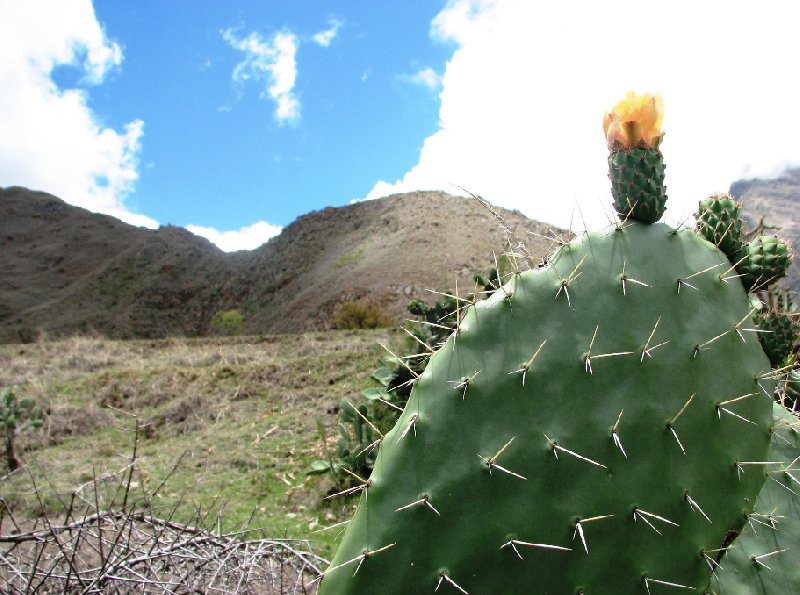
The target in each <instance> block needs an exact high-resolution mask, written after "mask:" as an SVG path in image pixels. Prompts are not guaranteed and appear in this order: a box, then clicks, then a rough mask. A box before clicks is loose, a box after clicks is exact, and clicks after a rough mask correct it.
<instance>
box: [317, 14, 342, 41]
mask: <svg viewBox="0 0 800 595" xmlns="http://www.w3.org/2000/svg"><path fill="white" fill-rule="evenodd" d="M328 24H329V25H330V27H328V28H327V29H325V30H324V31H320V32H319V33H316V34H314V35H313V36H312V37H311V39H312V40H313V41H314V43H316V44H317V45H319V46H322V47H324V48H326V47H328V46H329V45H331V42H332V41H333V40H334V38H335V37H336V35H337V34H338V33H339V29H341V28H342V25H344V21H342V20H339V19H331V20H330V21H328Z"/></svg>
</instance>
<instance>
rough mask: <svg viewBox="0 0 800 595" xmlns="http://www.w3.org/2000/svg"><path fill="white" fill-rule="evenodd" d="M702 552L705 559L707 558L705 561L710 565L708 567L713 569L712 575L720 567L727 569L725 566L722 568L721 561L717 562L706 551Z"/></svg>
mask: <svg viewBox="0 0 800 595" xmlns="http://www.w3.org/2000/svg"><path fill="white" fill-rule="evenodd" d="M700 553H701V554H702V555H703V559H704V560H705V563H706V564H707V565H708V569H709V570H710V571H711V574H712V575H713V574H714V573H715V572H716V571H717V568H719V569H720V570H725V569H724V568H722V566H721V565H720V563H719V562H717V561H716V560H715V559H714V558H712V557H711V556H709V555H708V554H707V553H705V551H703V552H700Z"/></svg>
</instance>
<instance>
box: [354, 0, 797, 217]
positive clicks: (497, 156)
mask: <svg viewBox="0 0 800 595" xmlns="http://www.w3.org/2000/svg"><path fill="white" fill-rule="evenodd" d="M798 22H800V4H797V3H796V2H792V1H789V0H785V1H780V2H778V1H776V2H770V3H761V4H758V5H757V6H756V5H754V4H753V3H752V2H742V1H739V0H734V1H731V0H727V1H724V2H723V1H720V0H709V1H707V2H703V3H694V4H693V5H692V6H691V8H684V5H683V4H682V3H667V4H665V3H648V2H639V1H634V0H624V1H618V2H615V3H613V5H609V4H608V3H602V2H601V3H598V2H579V1H571V2H549V3H541V2H529V1H528V0H494V1H489V0H450V1H449V2H448V4H447V6H446V7H445V8H444V10H442V11H441V12H440V13H439V15H437V16H436V18H435V19H434V21H433V23H432V25H431V35H432V37H433V38H434V39H437V40H444V41H451V42H455V43H456V44H457V46H456V50H455V51H454V54H453V56H452V58H451V59H450V61H449V62H448V63H447V67H446V70H445V74H444V76H443V78H442V90H441V93H440V98H441V106H440V112H439V130H438V131H437V132H435V133H434V134H433V135H431V136H429V137H428V138H426V139H425V140H424V143H423V146H422V149H421V153H420V156H419V162H418V163H417V165H415V166H414V167H413V168H412V169H411V170H409V171H408V172H406V173H405V174H404V175H402V176H401V177H400V179H398V180H397V181H395V182H393V183H390V182H387V181H379V182H378V183H376V184H375V186H374V188H373V189H372V191H371V192H370V193H369V195H368V198H376V197H378V196H383V195H386V194H389V193H391V192H398V191H410V190H418V189H444V190H447V191H450V192H456V193H457V192H459V190H458V189H457V188H456V187H455V186H454V185H455V184H457V185H460V186H463V187H464V188H467V189H468V190H470V191H472V192H475V193H477V194H481V195H482V196H484V197H485V198H486V199H488V200H490V201H492V202H493V203H495V204H499V205H501V206H505V207H508V208H516V209H519V210H520V211H522V212H524V213H525V214H527V215H529V216H531V217H533V218H535V219H540V220H543V221H546V222H549V223H553V224H556V225H561V226H567V225H569V224H570V220H571V218H572V216H573V211H575V207H574V205H575V204H576V203H577V204H578V206H579V209H580V213H582V214H583V216H584V219H585V221H586V224H587V226H588V227H590V228H597V227H600V226H602V225H605V224H607V222H608V220H607V218H606V214H605V213H606V212H608V211H610V208H609V205H610V201H611V199H610V189H609V182H608V179H607V166H606V156H607V149H606V147H605V139H604V137H603V132H602V117H603V113H604V112H605V111H606V110H608V109H610V108H611V107H612V106H613V105H614V104H615V103H616V102H617V101H618V100H619V99H621V98H622V96H623V95H624V93H625V92H626V91H627V90H629V89H632V90H636V91H638V92H644V91H651V92H660V93H661V94H662V95H663V97H664V101H665V105H666V114H665V119H664V130H665V131H666V133H667V134H666V138H665V141H664V143H663V146H662V150H663V152H664V155H665V160H666V163H667V165H668V167H667V173H666V176H667V178H666V183H667V186H668V194H669V197H670V200H669V203H668V210H667V219H668V220H670V221H672V222H675V221H678V220H680V219H682V218H683V217H685V216H687V215H689V214H691V213H692V212H693V210H694V209H696V206H697V201H698V200H699V199H701V198H703V197H705V196H706V195H707V194H709V193H710V192H714V191H725V190H727V189H728V186H729V184H730V183H731V182H732V181H734V180H736V179H738V178H740V177H743V176H749V177H753V176H769V175H775V174H777V173H780V171H781V169H782V167H783V166H785V165H786V164H788V163H791V164H798V163H800V143H798V142H797V139H798V138H800V117H798V107H797V106H798V105H800V79H798V78H797V77H795V76H793V75H792V73H793V72H794V71H795V70H796V61H797V56H800V36H798V35H797V34H796V24H797V23H798ZM574 217H575V224H574V226H575V227H576V228H577V227H580V226H581V225H582V223H580V214H579V213H578V212H577V211H575V214H574Z"/></svg>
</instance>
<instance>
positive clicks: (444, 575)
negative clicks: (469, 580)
mask: <svg viewBox="0 0 800 595" xmlns="http://www.w3.org/2000/svg"><path fill="white" fill-rule="evenodd" d="M442 581H447V582H448V583H450V584H451V585H453V587H454V588H456V589H458V590H459V591H461V592H462V593H464V595H469V593H467V592H466V591H465V590H464V589H462V588H461V586H459V584H458V583H456V582H455V581H454V580H453V579H451V578H450V577H449V576H447V573H445V572H443V573H441V574H440V575H439V582H438V583H436V588H435V589H434V590H433V591H434V593H435V592H436V591H438V590H439V587H441V586H442Z"/></svg>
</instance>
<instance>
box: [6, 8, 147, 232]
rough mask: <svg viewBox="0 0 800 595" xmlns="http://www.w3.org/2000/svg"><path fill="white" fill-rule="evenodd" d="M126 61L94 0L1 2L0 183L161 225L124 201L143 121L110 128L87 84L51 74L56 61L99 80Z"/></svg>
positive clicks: (134, 167)
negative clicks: (65, 84) (70, 85)
mask: <svg viewBox="0 0 800 595" xmlns="http://www.w3.org/2000/svg"><path fill="white" fill-rule="evenodd" d="M121 62H122V50H121V48H120V46H119V45H118V44H117V43H115V42H113V41H110V40H109V39H108V38H107V37H106V35H105V32H104V31H103V29H102V27H101V26H100V24H99V23H98V22H97V18H96V17H95V14H94V8H93V7H92V3H91V1H90V0H41V1H39V2H3V3H2V4H0V81H2V89H3V92H2V93H0V185H3V186H11V185H18V186H28V187H30V188H33V189H37V190H44V191H46V192H50V193H52V194H55V195H57V196H59V197H61V198H63V199H64V200H66V201H67V202H69V203H71V204H74V205H78V206H81V207H84V208H87V209H90V210H92V211H96V212H101V213H106V214H109V215H113V216H115V217H118V218H120V219H122V220H124V221H128V222H130V223H133V224H135V225H146V226H148V227H155V226H157V223H156V222H155V221H153V220H152V219H150V218H148V217H144V216H142V215H136V214H134V213H131V212H130V211H129V209H127V208H126V207H125V205H124V199H125V197H126V196H127V195H128V193H130V192H131V190H132V189H133V186H134V183H135V181H136V179H137V177H138V172H137V168H138V161H137V155H138V152H139V147H140V141H141V137H142V133H143V122H142V121H141V120H134V121H132V122H130V123H128V124H127V125H125V126H124V127H123V130H122V131H116V130H113V129H111V128H107V127H104V126H103V125H102V124H101V123H100V122H99V121H98V119H97V118H96V116H95V114H94V113H93V112H92V110H91V109H90V108H89V107H88V94H89V91H88V89H87V88H75V89H60V88H59V87H58V86H57V85H56V83H55V82H54V81H53V79H52V72H53V69H54V68H55V67H57V66H71V67H75V68H80V69H82V70H83V72H84V76H83V85H84V86H86V87H88V86H90V85H97V84H100V83H102V81H103V80H104V78H105V77H106V75H107V74H108V72H109V71H110V70H112V69H113V68H115V67H118V66H119V65H120V63H121Z"/></svg>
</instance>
